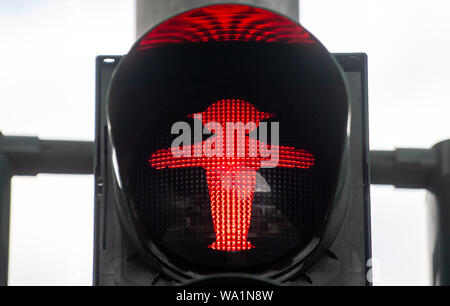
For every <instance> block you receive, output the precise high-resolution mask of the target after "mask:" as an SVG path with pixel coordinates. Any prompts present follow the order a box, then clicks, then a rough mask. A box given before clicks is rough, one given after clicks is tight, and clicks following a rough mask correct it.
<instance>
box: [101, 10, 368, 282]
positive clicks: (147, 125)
mask: <svg viewBox="0 0 450 306" xmlns="http://www.w3.org/2000/svg"><path fill="white" fill-rule="evenodd" d="M110 58H111V57H110ZM355 58H356V59H359V61H358V63H357V64H356V66H358V65H359V66H358V67H362V66H363V64H364V62H365V57H363V56H359V57H358V56H354V59H355ZM105 59H106V57H100V58H99V61H98V67H99V69H102V70H100V71H99V74H98V93H99V95H98V104H97V110H98V114H97V116H98V117H97V118H98V119H97V124H98V125H97V152H98V154H97V168H96V180H97V194H98V200H97V216H98V218H97V224H96V233H97V242H96V277H95V279H96V283H97V284H111V283H126V282H131V283H134V284H140V283H147V284H151V283H153V284H156V283H158V282H165V283H184V282H187V281H193V280H194V281H195V280H199V281H200V280H202V279H203V278H204V277H209V276H211V275H214V274H216V273H241V274H242V275H243V276H245V275H247V276H248V275H250V274H251V275H252V277H258V278H261V279H262V280H268V281H269V280H270V281H275V282H278V283H280V284H281V283H290V282H291V283H292V282H294V283H295V282H298V281H299V279H301V280H302V281H305V280H307V282H310V281H311V277H310V276H308V275H309V274H308V271H310V270H311V267H323V266H324V265H328V263H327V262H325V263H324V259H323V258H324V257H327V258H328V259H330V258H331V259H332V260H334V261H338V262H339V261H340V262H341V263H348V262H350V263H354V260H355V258H356V257H358V258H359V259H361V260H360V261H359V262H358V263H357V266H358V268H359V269H360V270H361V271H359V272H358V273H359V274H358V276H357V277H354V276H351V277H353V278H352V281H353V282H359V283H361V284H364V283H365V269H364V267H365V258H366V257H367V255H368V251H367V249H366V244H367V241H368V239H367V237H368V236H367V225H368V220H367V214H366V212H363V213H360V209H362V211H364V205H366V204H367V202H366V201H362V202H361V203H360V205H361V208H358V209H357V210H355V211H357V212H358V214H359V215H358V216H354V218H358V219H357V221H348V220H347V221H346V218H348V215H349V213H348V212H349V211H350V210H351V209H352V204H351V201H350V200H349V198H350V197H351V194H352V189H351V185H352V183H351V180H350V173H351V172H352V170H351V163H352V160H351V159H350V152H351V151H352V150H351V149H350V147H351V141H350V134H349V132H350V129H349V127H350V122H349V114H350V105H351V104H349V102H350V101H351V96H350V91H349V87H348V84H347V77H346V75H344V72H343V70H342V68H341V66H340V65H339V64H338V62H337V61H336V58H335V57H334V56H333V55H331V54H330V53H329V52H328V51H327V50H326V49H325V47H324V46H323V45H322V44H321V43H320V42H319V41H318V40H317V39H316V38H315V37H314V36H312V35H311V34H310V33H309V32H308V31H307V30H305V29H304V28H303V27H302V26H300V25H299V24H298V23H296V22H294V21H292V20H290V19H288V18H286V17H283V16H281V15H279V14H277V13H275V12H272V11H269V10H266V9H262V8H257V7H252V6H248V5H237V4H228V5H212V6H206V7H201V8H196V9H193V10H190V11H188V12H185V13H182V14H180V15H177V16H175V17H172V18H170V19H168V20H167V21H164V22H162V23H161V24H159V25H157V26H156V27H155V28H153V29H151V30H150V31H149V32H147V33H146V34H145V35H144V36H143V37H142V38H140V39H139V40H138V41H137V42H136V44H135V45H134V46H133V47H132V48H131V50H130V52H129V53H128V54H127V55H125V56H124V57H116V58H113V59H114V60H113V61H110V62H109V63H106V62H105V61H104V60H105ZM347 59H348V57H347ZM119 60H120V63H119V64H118V65H116V63H114V62H115V61H116V62H119ZM108 67H109V68H108ZM355 71H356V70H355ZM110 76H112V79H111V81H110V82H109V77H110ZM361 76H363V74H361ZM363 82H364V79H363V78H361V79H360V85H359V86H357V90H361V88H363V86H362V85H361V84H362V83H363ZM107 84H109V87H108V86H107ZM352 84H353V83H352ZM352 86H353V85H352ZM106 88H108V93H107V98H105V94H104V93H105V91H106ZM360 96H361V97H364V93H363V92H360ZM359 101H360V102H359V105H360V106H361V105H363V107H364V103H361V99H360V100H359ZM105 104H106V110H105V107H104V106H105ZM361 114H363V111H361V110H360V113H359V114H358V115H357V116H356V117H357V118H361V117H362V115H361ZM364 124H365V122H362V123H360V125H361V126H363V125H364ZM106 125H107V127H108V128H107V129H106V128H103V126H106ZM355 135H356V134H355ZM365 145H366V143H365V142H364V141H363V140H361V141H359V143H358V146H356V147H357V150H359V154H360V155H361V157H364V156H365V154H366V151H365V149H366V147H365ZM355 150H356V149H355ZM358 167H359V168H357V169H358V170H357V171H359V170H360V173H359V174H358V175H359V176H355V177H354V183H353V187H354V186H356V184H361V185H360V186H359V185H358V186H356V188H361V190H359V191H358V192H359V193H360V194H363V193H364V192H367V190H366V189H364V190H363V188H364V186H363V185H364V182H363V181H364V180H365V179H366V173H365V172H364V171H365V170H364V169H366V168H365V166H364V165H363V164H362V163H361V165H359V166H358ZM110 170H111V171H110ZM357 171H356V172H357ZM356 178H358V179H356ZM359 179H360V180H359ZM99 182H100V183H101V188H100V189H99V184H98V183H99ZM109 186H113V188H114V191H115V193H114V195H111V194H109V190H111V189H110V188H109ZM361 198H362V199H363V198H364V196H361ZM110 203H111V205H112V203H114V204H113V206H112V207H111V205H110ZM102 211H103V213H102ZM112 211H113V212H112ZM107 212H110V213H111V212H112V213H113V214H114V217H111V216H110V215H108V214H107ZM346 215H347V217H346ZM116 216H117V220H120V227H119V223H118V222H117V220H116V219H114V218H115V217H116ZM355 220H356V219H355ZM346 222H347V223H349V224H353V223H354V224H357V226H355V227H354V228H353V230H354V231H357V233H354V235H355V240H356V241H358V243H356V244H357V246H358V248H360V247H362V251H361V250H360V249H358V251H355V253H354V254H353V257H354V258H350V257H349V258H346V259H344V258H338V257H339V256H338V255H337V254H336V252H334V251H333V250H332V248H333V247H332V246H333V244H335V243H336V241H339V238H337V237H338V234H339V233H341V234H340V235H341V236H342V237H344V236H345V237H347V236H351V233H350V229H349V228H348V225H347V227H345V226H344V224H345V223H346ZM352 222H353V223H352ZM111 227H112V228H111ZM342 233H343V234H342ZM361 234H362V236H363V237H364V238H363V239H362V240H361V239H360V237H361ZM106 236H108V237H106ZM341 240H342V238H341ZM344 240H345V239H344ZM346 242H348V241H347V240H345V241H344V242H340V244H339V243H338V247H337V248H338V252H337V253H339V250H341V249H345V248H347V249H349V250H352V247H351V246H349V245H346V244H345V243H346ZM124 250H126V251H125V252H124ZM125 253H128V254H125ZM349 256H351V255H350V254H349ZM106 258H109V259H108V261H106ZM119 262H120V263H121V264H119ZM125 262H127V263H128V264H130V265H132V266H133V268H129V269H128V270H127V271H121V272H118V270H115V271H116V272H113V271H114V270H111V269H109V270H108V268H107V267H113V266H114V265H116V266H117V265H121V266H122V267H123V266H124V263H125ZM130 262H133V263H130ZM333 265H336V264H331V265H330V267H329V268H328V269H330V270H329V271H328V272H329V273H328V272H327V271H326V268H324V269H325V271H321V273H322V275H321V276H320V281H318V282H319V283H321V282H322V283H324V284H325V283H326V282H327V280H328V282H336V279H337V278H336V277H335V278H334V280H332V277H331V276H332V275H334V276H335V275H336V274H338V275H339V276H340V278H339V279H341V280H342V279H347V276H349V275H351V274H352V273H355V272H354V271H353V272H352V271H351V269H349V268H348V267H347V266H346V264H345V265H341V266H340V269H341V271H336V270H333V269H335V268H334V267H333ZM344 266H345V268H342V267H344ZM107 271H109V272H107ZM327 273H328V274H327ZM107 275H108V276H107ZM125 275H126V276H125ZM343 275H344V276H343ZM341 276H342V277H341ZM150 278H151V281H150V282H148V280H147V279H150ZM125 279H127V280H126V281H125ZM144 279H145V281H144ZM318 279H319V278H318ZM356 279H357V280H356ZM300 282H301V281H300ZM342 282H344V283H345V281H342Z"/></svg>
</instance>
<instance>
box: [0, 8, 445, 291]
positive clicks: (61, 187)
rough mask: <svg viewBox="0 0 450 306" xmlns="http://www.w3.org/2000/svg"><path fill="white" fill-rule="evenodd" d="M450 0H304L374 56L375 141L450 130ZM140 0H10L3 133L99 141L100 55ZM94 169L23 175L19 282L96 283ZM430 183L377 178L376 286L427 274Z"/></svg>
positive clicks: (15, 198) (427, 142)
mask: <svg viewBox="0 0 450 306" xmlns="http://www.w3.org/2000/svg"><path fill="white" fill-rule="evenodd" d="M449 20H450V3H448V1H445V0H441V1H439V0H431V1H413V0H409V1H404V0H402V1H400V0H396V1H392V0H391V1H388V0H376V1H375V0H339V1H337V0H302V1H301V21H302V24H303V25H304V26H305V27H306V28H308V29H309V30H310V31H311V32H312V33H313V34H315V35H316V36H317V37H318V38H319V39H320V40H321V41H322V42H323V43H324V44H325V46H327V47H328V49H329V50H330V51H331V52H366V53H367V54H368V56H369V81H370V84H369V104H370V142H371V148H372V149H393V148H395V147H429V146H431V145H432V144H434V143H435V142H437V141H439V140H442V139H445V138H449V137H450V128H449V124H448V114H449V111H450V104H449V102H450V93H449V91H448V84H449V81H450V76H449V71H450V56H449V54H450V38H449V37H450V21H449ZM134 30H135V26H134V1H131V0H109V1H108V0H95V1H92V0H91V1H89V0H72V1H67V0H65V1H62V0H35V1H25V0H0V58H2V66H1V68H0V131H2V132H3V134H5V135H37V136H39V137H41V138H53V139H76V140H93V139H94V97H95V56H97V55H100V54H123V53H126V52H127V51H128V49H129V47H130V46H131V45H132V43H133V42H134ZM93 188H94V187H93V178H92V177H91V176H52V175H39V176H38V177H37V178H34V177H33V178H31V177H15V178H14V179H13V187H12V224H11V249H10V277H9V282H10V284H11V285H33V284H42V285H46V284H56V285H69V284H73V285H89V284H91V280H92V276H91V275H92V244H93V242H92V240H93V239H92V237H93V220H92V219H93V196H94V195H93ZM425 220H426V210H425V192H423V191H410V190H402V191H396V190H395V189H393V188H391V187H376V188H372V223H373V249H374V252H373V253H374V257H375V259H376V261H375V264H376V267H375V269H376V270H375V277H376V278H377V282H376V283H377V284H418V285H420V284H428V283H429V282H430V274H429V260H430V258H429V255H428V253H427V240H426V230H425V228H426V222H425Z"/></svg>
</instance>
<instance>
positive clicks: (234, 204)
mask: <svg viewBox="0 0 450 306" xmlns="http://www.w3.org/2000/svg"><path fill="white" fill-rule="evenodd" d="M273 116H274V115H272V114H269V113H264V112H260V111H259V110H258V109H256V108H255V107H254V106H253V105H252V104H251V103H249V102H246V101H243V100H239V99H225V100H220V101H217V102H215V103H213V104H211V105H210V106H209V107H208V108H207V109H206V110H205V111H204V112H202V113H197V114H194V115H190V117H194V118H197V119H201V120H202V123H203V125H204V126H205V128H207V129H208V130H209V131H210V132H214V136H212V137H210V138H208V139H207V140H205V141H202V142H199V143H196V144H194V145H192V146H186V147H183V148H171V149H162V150H158V151H156V152H154V153H153V154H152V155H151V157H150V160H149V162H150V165H151V167H153V168H156V169H164V168H183V167H203V168H204V169H205V170H206V181H207V183H208V191H209V197H210V200H211V213H212V219H213V223H214V231H215V234H216V241H215V242H213V243H212V244H211V245H210V246H209V247H210V248H212V249H215V250H220V251H230V252H231V251H232V252H236V251H243V250H249V249H251V248H254V246H253V245H252V244H251V243H250V241H247V234H248V230H249V227H250V219H251V212H252V202H253V194H254V190H255V185H256V171H257V170H258V169H259V168H261V167H267V168H273V167H287V168H303V169H307V168H309V167H311V166H313V165H314V157H313V155H312V154H311V153H309V152H308V151H306V150H302V149H295V148H293V147H287V146H275V145H268V144H265V143H263V142H260V141H258V140H256V139H254V138H251V137H249V134H250V133H251V132H252V131H254V130H255V129H256V128H257V127H258V125H259V123H260V122H261V121H262V120H264V119H267V118H270V117H273ZM236 123H242V125H241V126H245V125H246V127H247V129H245V130H244V133H245V134H244V135H243V137H236V135H235V129H234V127H235V124H236ZM231 129H233V130H231ZM223 135H225V136H223ZM258 148H259V150H258ZM174 149H176V150H177V152H176V151H175V150H174ZM180 152H183V154H182V155H181V154H180ZM269 152H270V154H269Z"/></svg>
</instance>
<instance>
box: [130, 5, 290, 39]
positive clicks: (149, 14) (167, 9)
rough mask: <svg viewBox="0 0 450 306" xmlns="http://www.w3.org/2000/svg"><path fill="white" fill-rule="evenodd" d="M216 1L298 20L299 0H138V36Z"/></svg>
mask: <svg viewBox="0 0 450 306" xmlns="http://www.w3.org/2000/svg"><path fill="white" fill-rule="evenodd" d="M216 3H221V4H223V3H242V4H250V5H255V6H260V7H265V8H268V9H271V10H274V11H277V12H280V13H281V14H283V15H286V16H288V17H290V18H292V19H294V20H298V16H299V1H298V0H276V1H275V0H233V1H226V0H137V1H136V37H140V36H141V35H143V34H144V33H145V32H147V31H148V30H150V29H151V28H152V27H154V26H155V25H157V24H158V23H160V22H161V21H164V20H166V19H167V18H169V17H171V16H174V15H176V14H178V13H181V12H183V11H186V10H189V9H192V8H195V7H200V6H204V5H210V4H216Z"/></svg>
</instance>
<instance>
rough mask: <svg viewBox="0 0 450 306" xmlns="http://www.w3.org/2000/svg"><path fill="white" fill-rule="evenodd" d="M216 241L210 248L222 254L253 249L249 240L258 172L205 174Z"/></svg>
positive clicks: (226, 170)
mask: <svg viewBox="0 0 450 306" xmlns="http://www.w3.org/2000/svg"><path fill="white" fill-rule="evenodd" d="M206 179H207V182H208V190H209V196H210V199H211V213H212V219H213V222H214V231H215V234H216V241H215V242H213V243H212V244H211V245H210V246H209V247H210V248H212V249H215V250H220V251H243V250H248V249H251V248H253V246H252V244H251V243H250V242H249V241H247V235H248V230H249V227H250V220H251V214H252V202H253V193H254V190H255V184H256V171H255V170H254V169H251V168H236V167H227V168H226V167H224V168H219V167H217V168H214V169H208V170H207V172H206Z"/></svg>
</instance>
